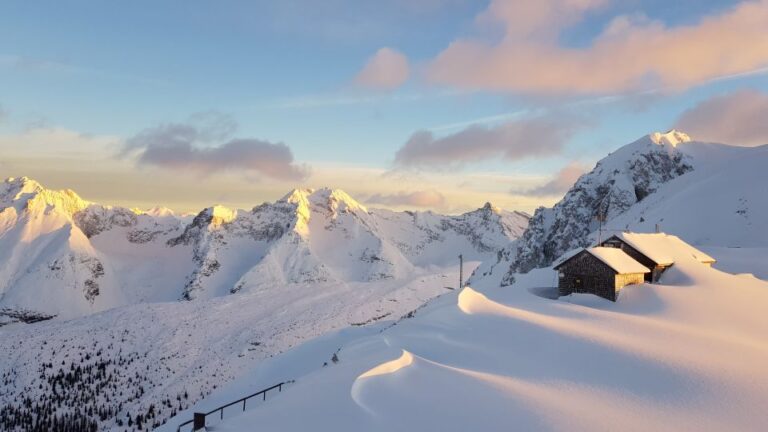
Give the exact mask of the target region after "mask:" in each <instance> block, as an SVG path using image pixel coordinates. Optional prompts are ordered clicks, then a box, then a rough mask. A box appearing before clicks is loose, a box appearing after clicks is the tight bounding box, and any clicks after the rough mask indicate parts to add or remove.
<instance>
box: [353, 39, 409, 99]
mask: <svg viewBox="0 0 768 432" xmlns="http://www.w3.org/2000/svg"><path fill="white" fill-rule="evenodd" d="M409 74H410V67H409V66H408V59H407V58H406V57H405V55H403V54H402V53H401V52H399V51H396V50H393V49H391V48H381V49H379V50H378V51H377V52H376V54H374V55H373V57H371V58H370V59H369V60H368V63H366V65H365V67H363V70H361V71H360V73H359V74H358V75H357V77H356V78H355V83H357V84H358V85H361V86H364V87H371V88H377V89H385V90H391V89H394V88H397V87H399V86H401V85H402V84H403V83H405V82H406V81H407V80H408V76H409Z"/></svg>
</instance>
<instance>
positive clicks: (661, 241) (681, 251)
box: [616, 232, 715, 265]
mask: <svg viewBox="0 0 768 432" xmlns="http://www.w3.org/2000/svg"><path fill="white" fill-rule="evenodd" d="M616 237H617V238H619V239H620V240H621V241H623V242H625V243H626V244H628V245H630V246H632V247H633V248H635V249H637V251H638V252H640V253H642V254H643V255H645V256H647V257H648V258H650V259H652V260H653V261H655V262H656V263H657V264H660V265H672V264H674V263H675V261H676V260H678V259H683V258H693V259H695V260H696V261H699V262H702V263H713V262H715V259H714V258H712V257H711V256H709V255H707V254H705V253H704V252H702V251H700V250H698V249H696V248H695V247H693V246H691V245H689V244H688V243H686V242H684V241H683V240H681V239H680V238H679V237H677V236H674V235H670V234H665V233H632V232H622V233H618V234H616Z"/></svg>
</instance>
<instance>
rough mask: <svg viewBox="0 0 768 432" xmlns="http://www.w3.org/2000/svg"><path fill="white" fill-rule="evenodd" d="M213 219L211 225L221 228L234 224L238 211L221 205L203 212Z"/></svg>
mask: <svg viewBox="0 0 768 432" xmlns="http://www.w3.org/2000/svg"><path fill="white" fill-rule="evenodd" d="M203 211H204V212H205V213H206V214H207V215H208V216H210V218H211V225H213V226H221V225H223V224H226V223H229V222H232V221H233V220H235V218H236V217H237V210H233V209H231V208H229V207H224V206H221V205H215V206H213V207H208V208H207V209H205V210H203Z"/></svg>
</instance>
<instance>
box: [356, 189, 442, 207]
mask: <svg viewBox="0 0 768 432" xmlns="http://www.w3.org/2000/svg"><path fill="white" fill-rule="evenodd" d="M366 202H368V203H375V204H384V205H388V206H413V207H432V208H435V207H443V206H444V205H445V196H443V194H441V193H440V192H438V191H436V190H422V191H415V192H402V191H400V192H397V193H395V194H388V195H386V194H375V195H372V196H371V197H369V198H368V199H367V200H366Z"/></svg>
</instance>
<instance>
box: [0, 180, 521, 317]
mask: <svg viewBox="0 0 768 432" xmlns="http://www.w3.org/2000/svg"><path fill="white" fill-rule="evenodd" d="M527 222H528V216H527V215H525V214H523V213H518V212H506V211H503V210H500V209H497V208H494V207H493V206H491V205H490V204H488V205H486V206H485V207H483V208H481V209H478V210H476V211H473V212H470V213H466V214H464V215H460V216H443V215H437V214H434V213H431V212H425V213H414V212H403V213H398V212H392V211H388V210H375V209H371V210H369V209H367V208H365V207H364V206H363V205H361V204H360V203H358V202H357V201H355V200H354V199H353V198H351V197H350V196H349V195H347V194H346V193H344V192H343V191H340V190H331V189H319V190H311V189H297V190H294V191H292V192H291V193H289V194H288V195H286V196H285V197H284V198H282V199H280V200H278V201H276V202H274V203H265V204H262V205H259V206H257V207H254V208H253V209H252V210H233V209H228V208H225V207H221V206H214V207H210V208H206V209H204V210H202V211H201V212H200V213H199V214H197V215H196V216H194V217H193V218H190V217H177V216H175V215H174V214H173V213H172V212H171V211H169V210H167V209H153V210H150V211H147V212H142V211H138V210H129V209H126V208H121V207H109V206H102V205H99V204H95V203H90V202H87V201H85V200H83V199H81V198H80V197H79V196H78V195H77V194H76V193H74V192H73V191H70V190H67V191H61V192H56V191H50V190H47V189H45V188H44V187H42V186H41V185H40V184H39V183H37V182H35V181H34V180H31V179H28V178H18V179H8V180H6V181H5V182H4V183H3V184H2V189H0V254H2V256H1V257H0V258H2V260H0V276H2V286H0V308H4V310H6V311H15V313H18V312H19V311H24V313H26V314H28V315H30V316H32V317H34V316H39V317H43V316H50V315H58V316H60V317H74V316H81V315H85V314H88V313H93V312H97V311H101V310H106V309H109V308H112V307H116V306H121V305H126V304H136V303H142V302H154V301H172V300H178V299H186V300H190V299H197V298H214V297H219V296H224V295H229V294H233V293H245V292H256V291H260V290H265V289H272V288H274V287H279V286H283V285H286V284H304V283H321V282H322V283H326V282H327V283H346V282H372V281H377V280H388V279H392V280H399V279H405V278H407V277H410V276H411V275H413V274H414V273H415V272H417V270H418V269H419V268H428V267H430V266H444V265H448V264H453V263H455V261H456V255H458V254H459V253H463V254H464V255H465V256H466V257H467V258H468V260H470V261H482V260H484V259H486V258H488V257H493V256H494V255H495V254H496V253H497V251H498V250H500V249H502V248H505V247H509V244H510V243H511V242H512V241H514V240H515V239H516V238H517V237H518V236H519V235H520V234H521V233H522V231H523V230H524V229H525V227H526V225H527Z"/></svg>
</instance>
